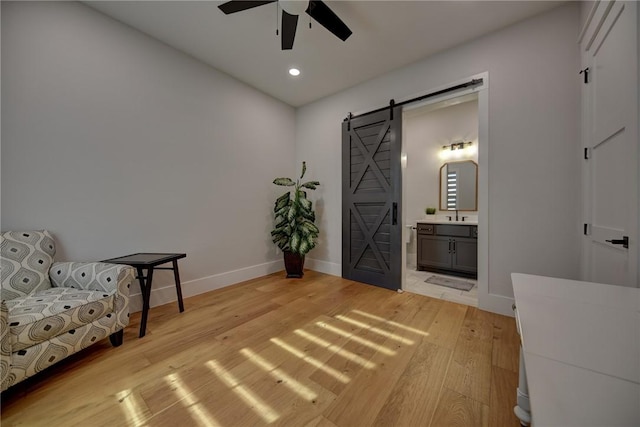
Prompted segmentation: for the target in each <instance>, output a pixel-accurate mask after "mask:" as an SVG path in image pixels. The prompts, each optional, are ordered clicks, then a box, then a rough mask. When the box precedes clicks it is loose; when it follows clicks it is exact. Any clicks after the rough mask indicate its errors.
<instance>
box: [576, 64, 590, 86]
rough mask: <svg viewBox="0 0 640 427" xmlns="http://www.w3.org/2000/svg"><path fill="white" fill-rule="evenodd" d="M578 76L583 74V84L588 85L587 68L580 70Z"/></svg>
mask: <svg viewBox="0 0 640 427" xmlns="http://www.w3.org/2000/svg"><path fill="white" fill-rule="evenodd" d="M578 74H584V83H585V84H587V83H589V67H587V68H584V69H582V70H580V72H579V73H578Z"/></svg>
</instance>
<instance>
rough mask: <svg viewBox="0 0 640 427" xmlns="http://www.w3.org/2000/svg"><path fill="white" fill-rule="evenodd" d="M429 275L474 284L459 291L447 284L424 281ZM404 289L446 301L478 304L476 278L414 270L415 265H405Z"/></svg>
mask: <svg viewBox="0 0 640 427" xmlns="http://www.w3.org/2000/svg"><path fill="white" fill-rule="evenodd" d="M431 276H441V277H450V278H454V279H459V280H464V281H467V282H471V283H474V284H475V286H474V287H473V288H471V290H469V291H461V290H458V289H453V288H449V287H447V286H440V285H435V284H433V283H425V280H427V279H428V278H429V277H431ZM405 290H406V291H408V292H413V293H416V294H419V295H424V296H428V297H433V298H439V299H443V300H447V301H452V302H457V303H460V304H466V305H470V306H473V307H477V306H478V281H477V280H474V279H467V278H464V277H453V276H447V275H444V274H439V273H432V272H430V271H418V270H416V267H415V266H412V265H407V281H406V285H405Z"/></svg>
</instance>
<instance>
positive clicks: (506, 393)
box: [489, 366, 520, 426]
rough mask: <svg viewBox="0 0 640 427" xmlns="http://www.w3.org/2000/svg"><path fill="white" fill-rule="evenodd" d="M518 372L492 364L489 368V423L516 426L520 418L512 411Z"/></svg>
mask: <svg viewBox="0 0 640 427" xmlns="http://www.w3.org/2000/svg"><path fill="white" fill-rule="evenodd" d="M517 387H518V374H517V373H516V372H513V371H511V370H509V369H502V368H500V367H498V366H494V367H493V368H492V370H491V400H490V403H489V425H491V426H517V425H518V424H520V420H518V418H517V417H516V415H515V413H514V412H513V407H514V406H516V393H515V392H514V390H516V389H517Z"/></svg>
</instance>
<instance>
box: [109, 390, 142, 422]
mask: <svg viewBox="0 0 640 427" xmlns="http://www.w3.org/2000/svg"><path fill="white" fill-rule="evenodd" d="M116 398H117V399H118V402H120V403H123V404H124V406H123V407H122V410H123V412H124V416H125V417H126V418H127V425H130V426H135V427H138V426H141V425H143V424H144V422H143V420H144V418H145V416H144V414H143V413H142V411H140V409H139V408H140V407H141V406H142V405H140V402H138V399H137V396H136V395H135V394H134V393H133V392H132V391H131V389H127V390H122V391H119V392H118V393H116Z"/></svg>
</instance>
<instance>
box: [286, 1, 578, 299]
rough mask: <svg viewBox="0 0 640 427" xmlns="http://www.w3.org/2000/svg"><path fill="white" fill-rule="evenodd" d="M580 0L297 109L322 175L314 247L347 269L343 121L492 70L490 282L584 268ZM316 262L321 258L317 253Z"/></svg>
mask: <svg viewBox="0 0 640 427" xmlns="http://www.w3.org/2000/svg"><path fill="white" fill-rule="evenodd" d="M579 16H580V14H579V10H578V5H577V4H574V3H572V4H568V5H566V6H562V7H561V8H558V9H554V10H552V11H550V12H548V13H546V14H543V15H539V16H537V17H534V18H532V19H529V20H527V21H524V22H522V23H519V24H516V25H514V26H511V27H508V28H506V29H504V30H501V31H499V32H496V33H493V34H490V35H487V36H485V37H482V38H480V39H477V40H475V41H473V42H470V43H467V44H464V45H461V46H458V47H456V48H452V49H449V50H447V51H444V52H442V53H439V54H436V55H434V56H431V57H429V58H427V59H425V60H423V61H420V62H418V63H415V64H413V65H410V66H407V67H404V68H401V69H399V70H396V71H394V72H391V73H389V74H386V75H384V76H381V77H379V78H376V79H374V80H370V81H368V82H366V83H364V84H361V85H359V86H356V87H354V88H351V89H349V90H346V91H343V92H341V93H338V94H336V95H333V96H330V97H327V98H325V99H322V100H320V101H317V102H315V103H312V104H309V105H307V106H304V107H302V108H299V109H298V110H297V119H296V127H297V133H296V147H297V151H296V156H297V158H298V159H303V158H307V159H311V158H313V159H314V162H313V165H314V176H315V177H316V178H317V179H319V180H320V181H321V182H323V184H324V186H323V188H322V193H321V196H322V197H323V203H324V206H323V208H324V212H323V215H322V217H321V227H320V228H321V230H322V231H323V240H322V242H321V244H320V246H319V247H318V248H316V249H314V251H313V252H311V253H310V257H312V258H316V259H318V260H319V262H318V263H317V264H316V265H319V266H321V267H322V268H324V269H326V270H327V271H332V272H338V273H339V271H340V262H341V225H340V224H341V219H340V218H341V196H340V182H341V172H340V171H341V168H340V164H341V163H340V155H341V151H340V144H341V135H340V124H341V122H342V120H343V119H344V117H345V116H346V115H347V113H348V112H350V111H351V112H354V113H357V112H362V111H366V110H369V109H372V108H376V107H380V106H384V105H386V104H388V102H389V99H391V98H394V99H395V100H396V101H400V100H402V99H406V98H408V97H411V96H414V95H416V94H418V93H424V91H426V90H429V89H431V88H436V87H441V86H443V85H446V84H447V83H449V82H452V81H457V80H460V79H463V78H465V77H468V76H471V75H474V74H477V73H481V72H485V71H487V72H488V73H489V141H490V143H489V158H488V159H487V162H488V165H489V177H488V179H489V184H488V185H489V200H488V215H489V254H488V257H489V292H490V293H491V294H496V295H501V296H505V297H512V296H513V290H512V287H511V279H510V273H511V272H514V271H516V272H525V273H535V274H542V275H550V276H557V277H567V278H577V277H578V274H579V252H580V251H579V247H580V246H579V244H580V240H579V239H580V237H579V232H580V230H579V225H578V224H579V220H580V163H579V158H580V153H579V147H580V145H579V113H580V103H579V96H580V92H579V89H580V88H579V85H580V79H579V76H578V75H577V72H578V70H579V50H578V47H577V45H576V39H577V36H578V32H579ZM312 262H313V261H312Z"/></svg>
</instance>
